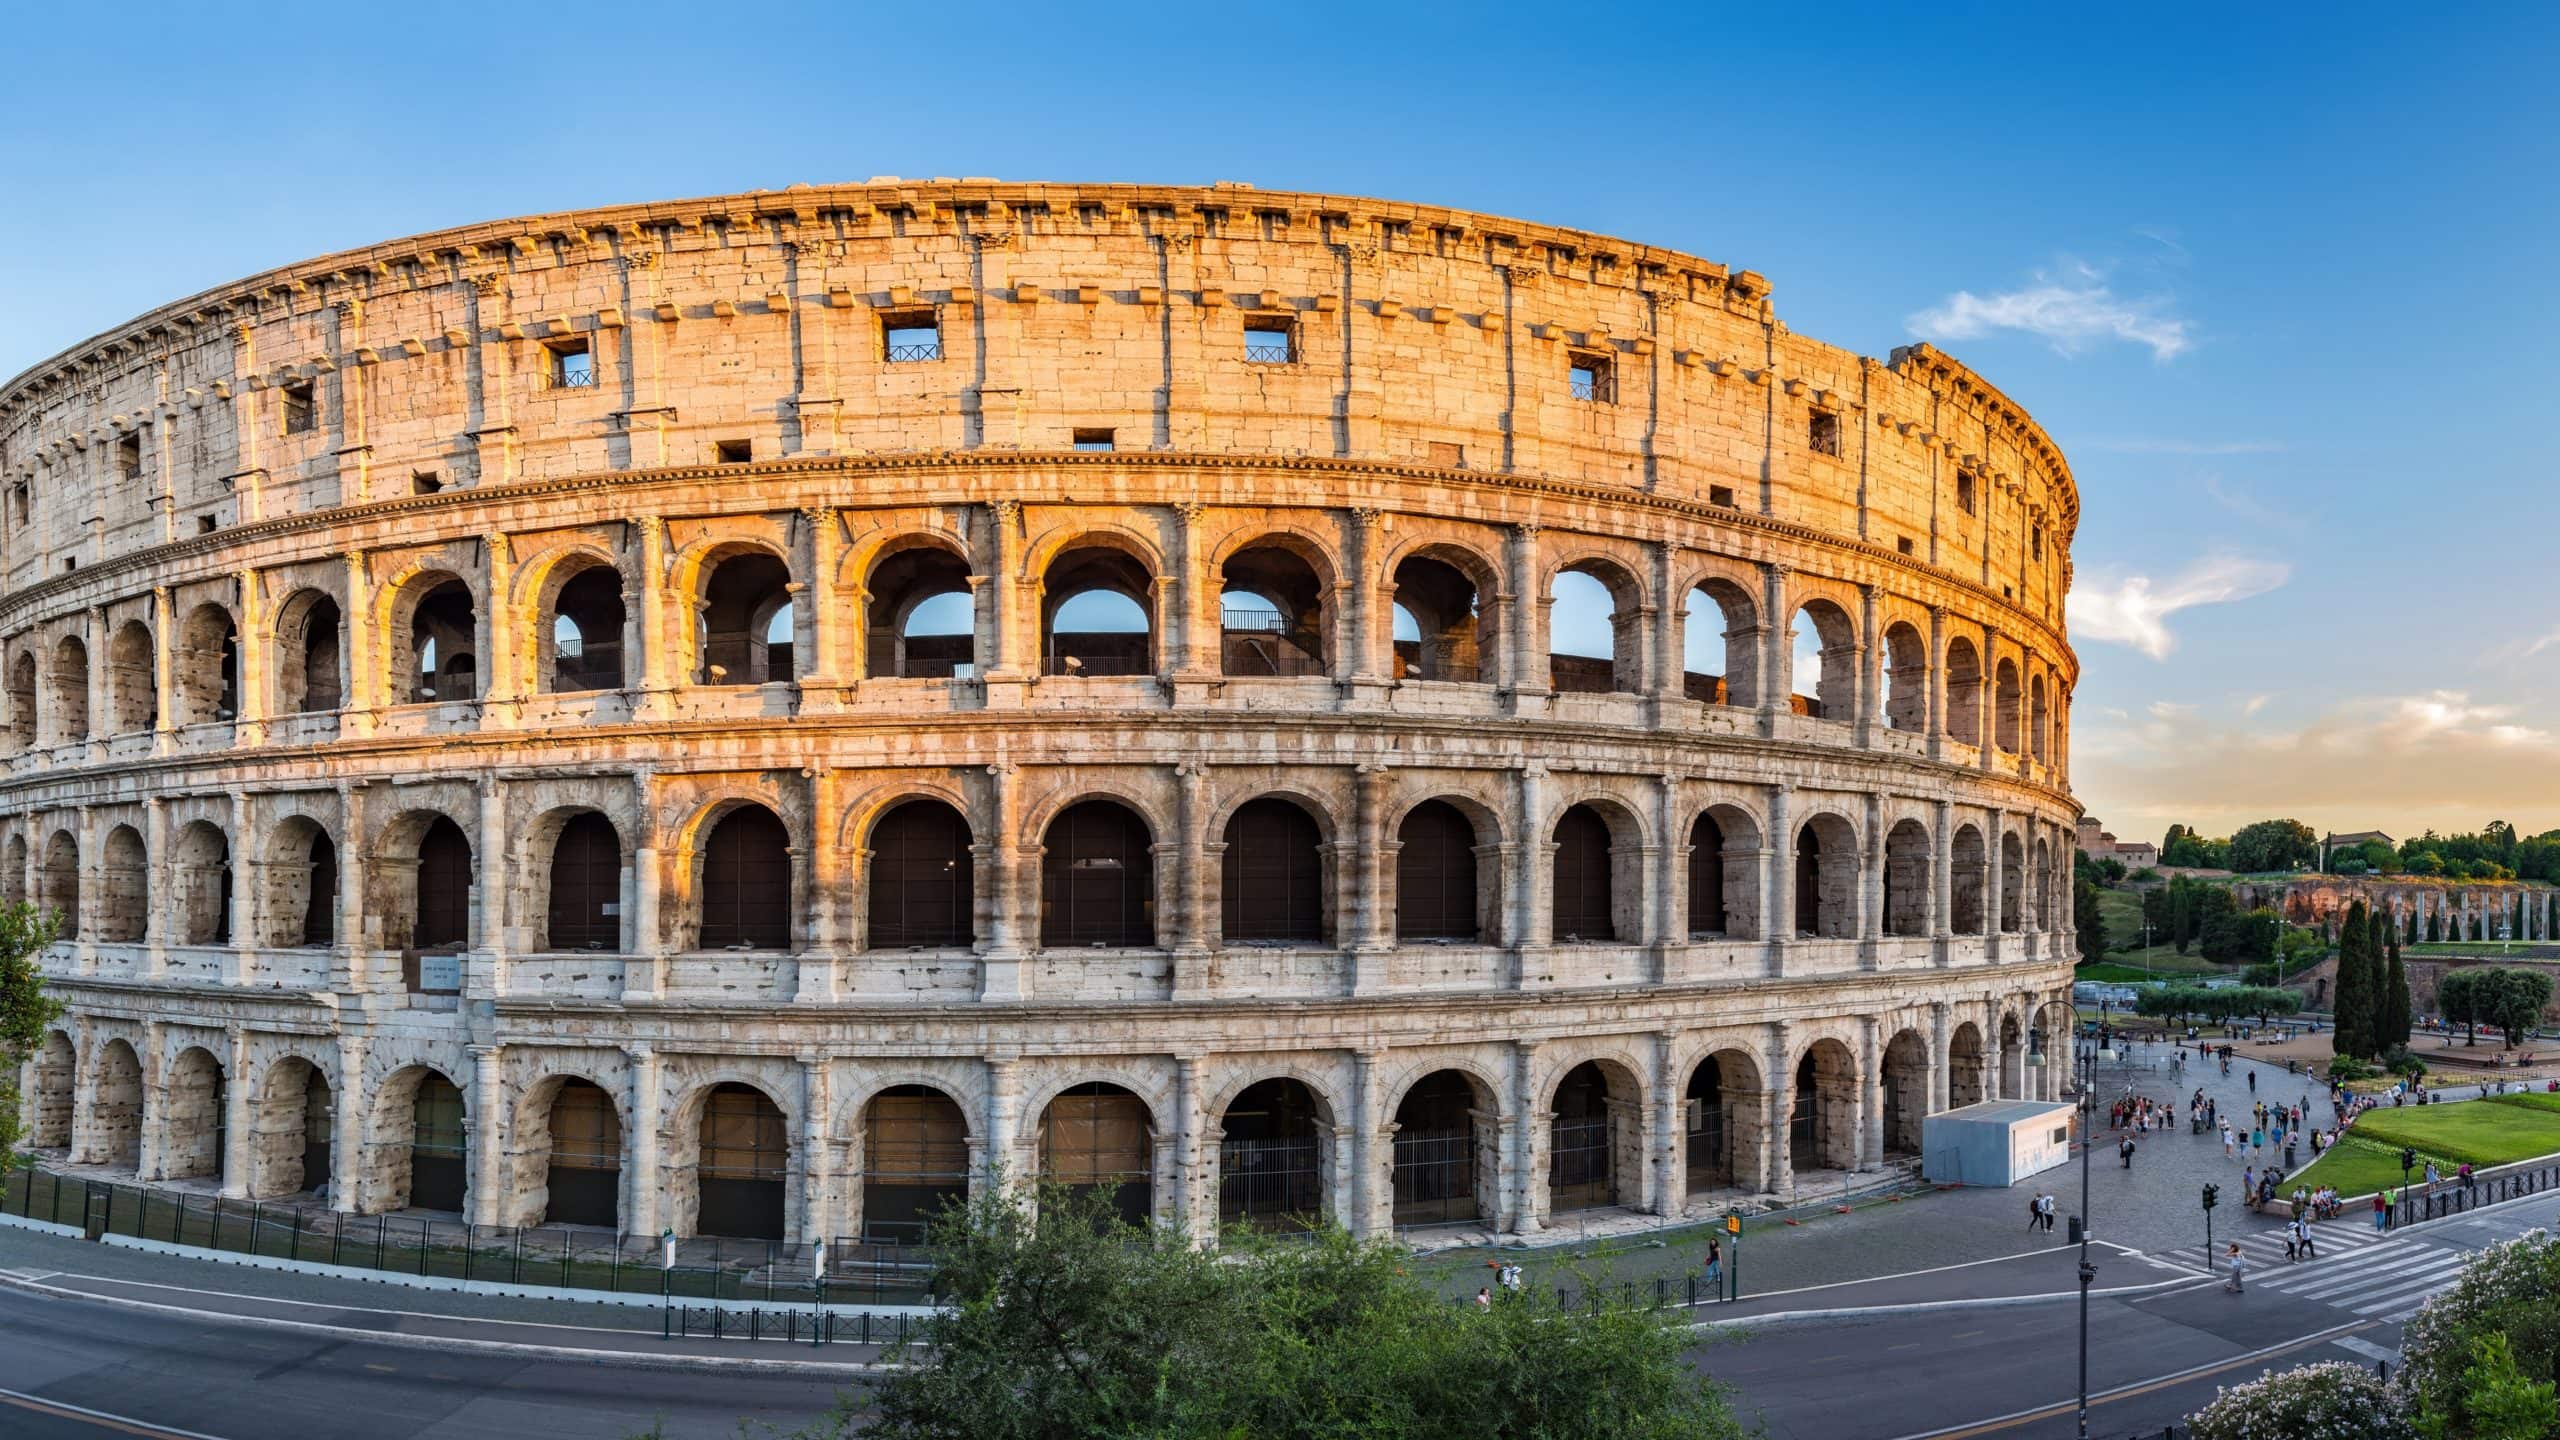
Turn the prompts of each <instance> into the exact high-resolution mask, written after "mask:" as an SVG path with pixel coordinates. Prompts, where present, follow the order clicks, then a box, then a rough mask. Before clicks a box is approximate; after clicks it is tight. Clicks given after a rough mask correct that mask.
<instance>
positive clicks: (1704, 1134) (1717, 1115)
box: [1681, 1055, 1733, 1193]
mask: <svg viewBox="0 0 2560 1440" xmlns="http://www.w3.org/2000/svg"><path fill="white" fill-rule="evenodd" d="M1727 1098H1728V1097H1727V1096H1726V1095H1725V1093H1724V1068H1723V1066H1721V1065H1720V1064H1718V1063H1717V1061H1716V1059H1715V1057H1714V1056H1712V1055H1711V1056H1708V1057H1707V1058H1706V1059H1704V1060H1701V1061H1699V1062H1698V1068H1696V1069H1695V1070H1692V1071H1690V1072H1689V1086H1688V1090H1687V1093H1686V1094H1685V1095H1683V1097H1682V1100H1683V1114H1682V1117H1681V1119H1682V1124H1683V1128H1684V1130H1685V1132H1686V1139H1687V1150H1688V1175H1689V1189H1690V1190H1691V1191H1692V1192H1693V1193H1694V1192H1696V1191H1699V1190H1719V1189H1723V1188H1725V1187H1726V1186H1729V1185H1731V1184H1732V1183H1733V1137H1732V1135H1731V1133H1730V1132H1729V1131H1728V1130H1727V1128H1726V1118H1725V1109H1724V1107H1725V1101H1726V1099H1727Z"/></svg>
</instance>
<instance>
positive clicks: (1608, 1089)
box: [1547, 1060, 1641, 1212]
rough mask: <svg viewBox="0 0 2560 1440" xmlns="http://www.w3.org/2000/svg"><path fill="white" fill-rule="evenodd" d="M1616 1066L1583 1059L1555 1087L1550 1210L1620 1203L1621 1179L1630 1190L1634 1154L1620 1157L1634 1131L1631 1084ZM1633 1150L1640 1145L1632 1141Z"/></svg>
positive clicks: (1636, 1165)
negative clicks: (1634, 1146)
mask: <svg viewBox="0 0 2560 1440" xmlns="http://www.w3.org/2000/svg"><path fill="white" fill-rule="evenodd" d="M1615 1071H1616V1067H1615V1066H1611V1065H1604V1064H1602V1063H1600V1062H1599V1061H1596V1060H1585V1061H1583V1062H1582V1063H1581V1064H1579V1065H1576V1066H1574V1067H1573V1068H1572V1069H1571V1070H1569V1071H1566V1072H1565V1077H1564V1079H1562V1080H1560V1081H1558V1082H1557V1083H1556V1090H1555V1103H1554V1107H1553V1108H1554V1111H1555V1119H1554V1120H1553V1121H1551V1122H1550V1123H1549V1126H1548V1132H1547V1133H1548V1147H1547V1202H1548V1204H1549V1206H1550V1207H1551V1208H1553V1209H1554V1210H1556V1211H1559V1212H1561V1211H1566V1210H1588V1209H1592V1208H1594V1207H1597V1206H1602V1205H1619V1204H1624V1203H1626V1202H1625V1200H1624V1199H1623V1198H1622V1196H1621V1193H1620V1177H1621V1175H1622V1174H1623V1175H1624V1177H1625V1178H1626V1180H1627V1181H1628V1182H1629V1188H1630V1189H1632V1188H1633V1181H1634V1178H1635V1176H1636V1174H1637V1173H1638V1171H1639V1170H1640V1168H1641V1157H1640V1155H1638V1154H1628V1155H1625V1156H1622V1155H1621V1154H1620V1151H1621V1150H1623V1149H1626V1148H1627V1147H1628V1146H1629V1144H1630V1138H1629V1135H1628V1134H1627V1133H1626V1132H1628V1131H1631V1130H1632V1129H1633V1128H1634V1124H1635V1113H1634V1110H1633V1108H1632V1107H1633V1105H1634V1103H1635V1099H1636V1097H1635V1085H1634V1081H1633V1080H1632V1079H1631V1078H1625V1077H1621V1076H1620V1075H1618V1074H1616V1073H1615ZM1633 1143H1634V1144H1636V1145H1637V1146H1638V1147H1639V1148H1640V1146H1641V1141H1635V1142H1633Z"/></svg>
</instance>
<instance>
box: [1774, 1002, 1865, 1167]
mask: <svg viewBox="0 0 2560 1440" xmlns="http://www.w3.org/2000/svg"><path fill="white" fill-rule="evenodd" d="M1789 1100H1790V1102H1791V1108H1790V1111H1789V1113H1788V1116H1787V1156H1788V1161H1789V1163H1790V1164H1791V1165H1792V1166H1793V1167H1794V1169H1795V1172H1796V1174H1797V1175H1799V1176H1801V1175H1802V1174H1803V1173H1804V1172H1805V1171H1807V1170H1854V1169H1856V1168H1857V1165H1858V1058H1857V1056H1856V1054H1854V1053H1853V1052H1852V1051H1851V1050H1850V1049H1849V1047H1848V1045H1846V1044H1845V1043H1843V1042H1842V1041H1840V1040H1838V1039H1836V1038H1834V1037H1831V1036H1827V1035H1826V1036H1823V1037H1821V1038H1819V1039H1817V1040H1815V1041H1813V1042H1812V1043H1811V1044H1808V1045H1806V1046H1805V1047H1804V1049H1803V1050H1801V1051H1800V1052H1798V1053H1797V1056H1796V1064H1795V1084H1794V1086H1793V1088H1792V1089H1791V1091H1790V1093H1789Z"/></svg>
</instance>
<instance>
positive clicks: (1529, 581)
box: [1502, 525, 1555, 713]
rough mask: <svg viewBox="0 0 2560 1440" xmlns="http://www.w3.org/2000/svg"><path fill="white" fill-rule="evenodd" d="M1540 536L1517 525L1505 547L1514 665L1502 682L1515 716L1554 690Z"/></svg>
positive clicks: (1533, 528)
mask: <svg viewBox="0 0 2560 1440" xmlns="http://www.w3.org/2000/svg"><path fill="white" fill-rule="evenodd" d="M1538 533H1539V528H1538V527H1537V526H1535V525H1514V526H1512V527H1511V530H1510V533H1509V534H1508V535H1507V536H1506V537H1505V540H1504V545H1503V571H1504V574H1505V576H1506V578H1505V580H1504V583H1505V584H1506V585H1508V586H1509V587H1510V590H1511V645H1510V650H1511V664H1510V668H1509V673H1508V674H1506V675H1504V676H1503V677H1502V678H1503V680H1504V682H1505V684H1506V685H1507V686H1508V687H1509V689H1510V691H1511V694H1512V697H1513V706H1514V709H1515V713H1516V712H1517V709H1518V707H1519V706H1521V705H1522V704H1524V703H1525V704H1527V705H1529V706H1531V707H1532V708H1535V706H1536V703H1537V702H1538V701H1539V700H1542V699H1544V698H1545V697H1546V696H1548V695H1550V694H1552V693H1554V689H1555V685H1554V680H1553V677H1552V676H1550V675H1549V673H1548V665H1547V627H1546V619H1547V610H1548V607H1549V605H1550V604H1552V603H1553V602H1552V600H1551V598H1550V597H1549V596H1547V595H1545V594H1543V593H1542V592H1541V591H1540V589H1539V586H1538Z"/></svg>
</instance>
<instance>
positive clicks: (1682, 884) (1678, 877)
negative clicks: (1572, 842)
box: [1653, 772, 1722, 984]
mask: <svg viewBox="0 0 2560 1440" xmlns="http://www.w3.org/2000/svg"><path fill="white" fill-rule="evenodd" d="M1680 812H1681V804H1680V777H1679V775H1678V774H1676V773H1672V772H1665V773H1664V774H1661V775H1658V776H1656V777H1654V827H1655V829H1656V830H1657V831H1658V832H1660V834H1661V837H1662V843H1661V844H1660V845H1657V846H1655V847H1653V849H1654V855H1653V860H1654V866H1653V980H1654V983H1656V984H1660V983H1662V982H1663V981H1666V980H1668V979H1670V978H1671V972H1672V968H1673V966H1672V956H1674V955H1676V954H1679V953H1681V952H1682V950H1683V949H1684V948H1685V947H1686V946H1687V945H1688V943H1689V913H1688V911H1689V832H1688V830H1687V828H1686V827H1684V826H1683V825H1681V823H1680ZM1717 863H1719V864H1721V863H1722V862H1721V861H1719V862H1717Z"/></svg>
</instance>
